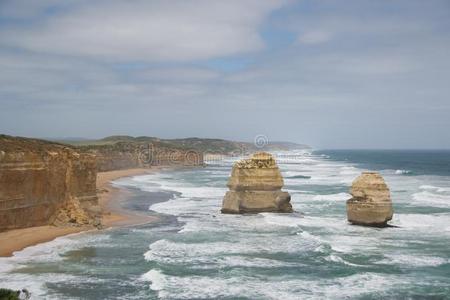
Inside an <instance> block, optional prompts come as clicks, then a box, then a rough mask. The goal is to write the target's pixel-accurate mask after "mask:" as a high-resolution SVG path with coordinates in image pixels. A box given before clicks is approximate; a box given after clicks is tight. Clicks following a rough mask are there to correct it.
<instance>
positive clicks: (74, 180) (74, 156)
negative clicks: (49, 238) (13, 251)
mask: <svg viewBox="0 0 450 300" xmlns="http://www.w3.org/2000/svg"><path fill="white" fill-rule="evenodd" d="M96 174H97V171H96V161H95V156H94V155H92V154H88V153H82V152H79V151H76V150H74V149H72V148H70V147H67V146H65V145H62V144H56V143H50V142H47V141H42V140H36V139H26V138H17V137H11V136H5V135H0V231H2V230H7V229H14V228H23V227H30V226H40V225H48V224H52V223H54V222H55V221H56V222H57V221H58V220H62V219H63V220H65V221H67V223H69V224H73V225H95V226H98V225H99V220H98V215H97V213H96V212H97V211H98V209H97V208H96V205H97V195H96Z"/></svg>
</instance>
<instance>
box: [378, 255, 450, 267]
mask: <svg viewBox="0 0 450 300" xmlns="http://www.w3.org/2000/svg"><path fill="white" fill-rule="evenodd" d="M384 256H385V259H383V260H381V261H378V262H377V264H389V265H392V264H396V265H400V266H402V267H403V266H411V267H437V266H440V265H444V264H448V263H450V259H447V258H443V257H438V256H426V255H412V254H409V255H405V254H384Z"/></svg>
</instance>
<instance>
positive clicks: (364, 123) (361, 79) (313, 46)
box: [0, 0, 450, 148]
mask: <svg viewBox="0 0 450 300" xmlns="http://www.w3.org/2000/svg"><path fill="white" fill-rule="evenodd" d="M449 54H450V2H449V1H438V0H430V1H414V0H403V1H402V0H396V1H374V0H373V1H364V0H357V1H338V0H335V1H332V0H327V1H318V0H316V1H302V0H299V1H283V0H268V1H264V0H248V1H247V0H235V1H209V0H208V1H206V0H205V1H189V0H183V1H150V0H148V1H147V0H132V1H125V0H108V1H106V0H100V1H87V0H66V1H59V0H41V1H25V0H0V70H1V72H0V105H1V110H0V132H1V133H6V134H12V135H21V136H35V137H88V138H96V137H103V136H106V135H112V134H129V135H149V136H160V137H165V138H176V137H188V136H199V137H218V138H226V139H234V140H247V141H251V140H253V138H254V137H255V136H257V135H260V134H263V135H266V136H267V137H268V138H269V140H289V141H294V142H300V143H308V144H310V145H312V146H314V147H316V148H450V134H449V130H448V128H450V117H449V116H450V98H449V93H450V84H449V82H450V59H449Z"/></svg>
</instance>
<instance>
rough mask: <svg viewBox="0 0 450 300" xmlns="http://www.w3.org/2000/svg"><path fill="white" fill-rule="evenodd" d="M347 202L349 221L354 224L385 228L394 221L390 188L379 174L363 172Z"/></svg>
mask: <svg viewBox="0 0 450 300" xmlns="http://www.w3.org/2000/svg"><path fill="white" fill-rule="evenodd" d="M350 193H351V194H352V196H353V197H352V198H351V199H349V200H348V201H347V219H348V221H349V222H351V223H352V224H356V225H365V226H376V227H385V226H387V222H388V221H389V220H391V219H392V215H393V210H392V201H391V195H390V192H389V188H388V186H387V185H386V183H385V182H384V179H383V177H381V175H380V174H378V173H377V172H363V173H362V175H360V176H359V177H358V178H356V179H355V181H353V183H352V187H351V189H350Z"/></svg>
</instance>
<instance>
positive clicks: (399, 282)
mask: <svg viewBox="0 0 450 300" xmlns="http://www.w3.org/2000/svg"><path fill="white" fill-rule="evenodd" d="M283 155H284V156H283ZM286 155H288V156H286ZM361 155H362V156H364V154H361V153H358V154H357V155H355V154H354V153H352V152H347V153H340V154H339V155H334V154H333V153H330V152H318V153H312V154H311V153H303V152H297V153H293V152H290V153H279V155H278V159H279V166H280V169H281V170H282V173H283V175H284V177H285V189H286V190H287V191H289V192H290V193H291V195H292V203H293V206H294V209H295V210H296V213H293V214H270V213H261V214H256V215H222V214H220V213H219V210H220V206H221V199H222V197H223V195H224V193H225V192H226V190H227V189H226V187H225V184H226V180H227V178H228V176H229V174H230V169H231V165H232V160H227V161H215V162H210V163H211V164H210V165H209V166H207V167H206V168H199V169H190V170H177V171H165V172H161V173H158V174H150V175H144V176H138V177H133V178H125V179H121V180H118V181H116V184H117V185H118V186H121V187H123V188H128V189H131V190H132V191H133V192H134V193H135V197H134V199H131V200H130V202H129V203H128V204H127V207H129V208H132V209H136V210H147V209H149V210H148V213H149V214H156V215H159V216H160V217H161V222H159V223H156V224H147V225H143V226H137V227H129V228H121V229H114V230H107V231H103V232H96V233H84V234H78V235H73V236H69V237H63V238H59V239H57V240H55V241H53V242H50V243H46V244H42V245H38V246H34V247H30V248H27V249H25V250H23V251H21V252H17V253H16V255H15V256H14V257H12V258H4V259H0V272H1V274H0V279H1V283H0V286H1V287H10V288H24V287H25V288H28V289H29V290H30V291H31V292H32V293H33V296H35V297H37V298H45V299H61V298H63V299H157V298H164V299H215V298H222V299H299V298H301V299H308V298H311V299H317V298H333V299H340V298H346V299H348V298H354V299H380V298H408V297H409V298H418V299H420V298H423V297H424V296H435V297H436V298H438V299H441V298H445V297H448V296H447V295H450V248H449V245H450V177H449V176H448V175H447V174H445V173H442V172H441V171H437V172H435V173H436V174H433V170H431V169H433V166H432V165H433V163H430V166H429V169H430V170H428V171H426V172H425V171H421V172H418V171H415V169H414V168H412V169H411V170H409V171H410V172H407V171H408V169H398V168H397V166H398V161H397V160H395V159H393V161H394V162H395V163H389V160H390V159H392V157H390V156H389V155H388V156H387V157H386V155H385V161H384V162H383V163H380V161H379V160H380V158H379V154H376V155H378V158H377V159H376V160H375V159H373V158H372V161H373V163H372V164H371V163H370V162H371V158H370V155H373V154H370V153H369V154H366V157H365V161H364V162H361ZM367 155H368V156H369V157H367ZM396 155H397V154H396ZM423 155H424V156H425V155H426V154H423ZM352 156H354V157H356V158H355V159H354V161H355V162H352ZM449 157H450V155H449ZM433 159H435V158H433ZM419 161H420V160H419ZM415 164H418V160H417V158H416V161H415ZM426 164H427V161H426V159H424V158H423V157H422V162H421V163H420V168H421V170H426V169H427V168H426ZM410 165H412V164H410ZM366 168H370V169H377V170H380V171H381V173H382V175H383V176H384V177H385V179H386V181H387V182H388V184H389V186H390V188H391V192H392V198H393V200H394V210H395V215H394V220H393V221H392V224H393V225H397V226H399V227H397V228H385V229H379V228H366V227H358V226H352V225H349V224H348V223H347V221H346V215H345V200H346V199H348V198H349V194H348V189H349V186H350V184H351V182H352V180H353V179H354V178H355V177H356V176H358V175H359V174H360V172H361V171H362V170H364V169H366ZM399 170H400V171H399ZM402 170H403V171H402Z"/></svg>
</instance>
